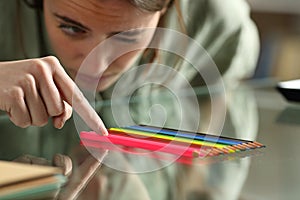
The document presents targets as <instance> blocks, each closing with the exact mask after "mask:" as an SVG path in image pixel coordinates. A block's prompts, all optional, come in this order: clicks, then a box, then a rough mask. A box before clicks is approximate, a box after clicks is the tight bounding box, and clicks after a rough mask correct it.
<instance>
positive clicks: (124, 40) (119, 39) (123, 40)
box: [115, 37, 138, 43]
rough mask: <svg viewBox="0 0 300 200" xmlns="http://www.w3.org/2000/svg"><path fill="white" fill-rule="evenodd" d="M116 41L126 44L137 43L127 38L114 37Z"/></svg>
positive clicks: (134, 39) (133, 39) (135, 40)
mask: <svg viewBox="0 0 300 200" xmlns="http://www.w3.org/2000/svg"><path fill="white" fill-rule="evenodd" d="M115 39H116V40H118V41H121V42H126V43H137V42H138V40H137V39H136V38H127V37H115Z"/></svg>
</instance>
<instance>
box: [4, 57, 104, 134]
mask: <svg viewBox="0 0 300 200" xmlns="http://www.w3.org/2000/svg"><path fill="white" fill-rule="evenodd" d="M72 107H73V108H74V110H75V111H76V112H77V113H78V114H79V115H80V117H81V118H82V119H83V120H84V121H85V123H86V124H87V125H88V126H89V127H90V128H91V129H92V130H94V131H96V132H98V133H102V134H107V130H106V128H105V126H104V124H103V122H102V120H101V119H100V118H99V116H98V115H97V113H96V112H95V111H94V109H93V108H92V107H91V106H90V104H89V103H88V101H87V100H86V99H85V97H84V95H83V94H82V92H80V90H79V89H78V87H77V86H76V85H75V83H74V82H73V81H72V79H71V78H70V77H69V76H68V75H67V73H66V72H65V71H64V69H63V67H62V66H61V64H60V63H59V61H58V59H57V58H55V57H53V56H49V57H45V58H38V59H28V60H20V61H11V62H0V110H3V111H6V112H7V113H8V115H9V117H10V119H11V121H12V122H13V123H14V124H15V125H17V126H20V127H23V128H25V127H28V126H44V125H45V124H47V122H48V119H49V118H52V119H53V124H54V126H55V127H56V128H62V127H63V126H64V124H65V122H66V120H68V119H69V118H70V117H71V115H72Z"/></svg>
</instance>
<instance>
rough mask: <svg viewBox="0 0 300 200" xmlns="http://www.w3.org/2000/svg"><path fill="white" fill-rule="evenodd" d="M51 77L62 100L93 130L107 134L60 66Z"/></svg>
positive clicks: (94, 112)
mask: <svg viewBox="0 0 300 200" xmlns="http://www.w3.org/2000/svg"><path fill="white" fill-rule="evenodd" d="M53 77H54V81H55V84H56V85H57V87H58V89H59V92H60V93H61V95H62V98H63V100H65V101H66V102H67V103H68V104H70V105H71V106H72V107H73V108H74V110H75V111H76V112H77V113H78V115H79V116H80V117H81V118H82V119H83V121H84V122H85V123H86V124H87V125H88V126H89V127H90V128H91V129H92V130H93V131H95V132H97V133H101V134H103V135H108V132H107V130H106V128H105V125H104V123H103V121H102V120H101V119H100V117H99V116H98V114H97V113H96V111H95V110H94V109H93V108H92V106H91V105H90V104H89V102H88V101H87V99H86V98H85V97H84V95H83V93H82V92H81V91H80V89H79V88H78V87H77V85H76V84H75V83H74V81H73V80H72V79H71V78H70V77H69V76H68V75H67V73H66V72H65V71H64V70H63V69H62V68H59V69H57V70H56V71H55V72H54V74H53Z"/></svg>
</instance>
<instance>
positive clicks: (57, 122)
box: [52, 117, 65, 129]
mask: <svg viewBox="0 0 300 200" xmlns="http://www.w3.org/2000/svg"><path fill="white" fill-rule="evenodd" d="M52 122H53V126H54V127H55V128H57V129H62V128H63V127H64V125H65V120H64V119H62V118H61V117H53V118H52Z"/></svg>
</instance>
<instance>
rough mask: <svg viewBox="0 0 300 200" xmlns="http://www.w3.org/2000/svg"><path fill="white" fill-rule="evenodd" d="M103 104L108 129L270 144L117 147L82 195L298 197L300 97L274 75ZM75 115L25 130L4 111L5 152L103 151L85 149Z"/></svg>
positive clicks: (9, 155)
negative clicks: (187, 153) (190, 151)
mask: <svg viewBox="0 0 300 200" xmlns="http://www.w3.org/2000/svg"><path fill="white" fill-rule="evenodd" d="M179 94H180V95H179ZM96 110H97V111H98V112H99V113H100V115H101V116H102V119H103V121H104V122H105V124H106V125H107V127H108V128H110V127H124V126H130V125H136V124H150V125H155V126H164V127H168V128H173V129H179V130H187V131H192V132H202V133H209V134H212V135H216V136H222V137H223V136H224V137H225V136H226V137H230V138H236V139H243V140H250V141H257V142H259V143H261V144H264V145H265V148H259V149H255V150H246V151H241V152H235V153H230V154H222V155H217V156H211V157H203V158H202V157H201V158H200V157H199V158H194V157H192V158H188V159H182V157H180V156H177V155H176V156H174V155H171V156H170V155H169V154H168V153H165V152H159V151H155V152H153V151H150V150H144V149H143V150H141V149H138V150H136V149H134V148H127V149H125V150H126V151H116V150H115V149H114V150H109V152H108V154H107V155H106V157H105V158H104V161H103V165H102V167H101V168H100V170H99V171H98V172H97V173H96V174H95V176H94V178H93V179H92V180H91V181H90V183H89V185H88V186H87V187H86V189H85V190H84V191H83V192H82V193H81V196H80V197H79V198H82V199H97V198H98V199H166V200H172V199H180V200H181V199H188V200H193V199H225V200H227V199H228V200H231V199H278V200H281V199H285V200H286V199H291V200H292V199H298V198H299V196H300V191H299V185H300V173H299V169H300V157H299V155H298V153H299V152H300V145H299V141H300V104H299V103H293V102H288V101H287V100H286V99H285V98H284V97H283V96H282V95H281V94H280V93H279V92H278V91H277V90H276V88H275V84H274V82H272V81H251V82H247V83H243V84H240V85H238V86H236V87H234V88H232V89H230V90H227V91H226V92H225V93H222V92H220V91H219V90H218V89H216V90H213V89H211V90H207V88H193V90H188V91H186V90H183V91H180V92H178V93H176V92H175V93H174V92H173V91H171V92H169V91H167V92H165V93H163V94H162V93H160V92H158V93H155V92H154V93H153V95H151V96H143V95H142V96H138V95H137V96H135V97H132V98H130V99H126V98H125V99H121V98H120V99H117V100H115V101H110V100H107V101H102V102H100V103H98V102H97V103H96ZM73 118H74V119H73V120H69V122H68V123H67V124H66V126H65V127H64V128H63V129H61V130H56V129H54V128H53V127H52V126H51V123H49V125H47V126H46V127H42V128H39V127H29V128H27V129H21V128H18V127H15V126H14V125H12V124H11V122H10V121H9V119H8V117H7V116H6V115H1V118H0V120H1V127H2V128H1V136H0V137H1V139H0V146H1V151H0V157H1V159H2V160H13V159H15V158H16V157H18V156H20V155H23V154H31V155H34V156H38V157H43V158H46V159H49V160H51V158H52V156H53V155H54V154H55V153H62V154H66V155H69V156H70V157H72V160H73V165H74V169H76V168H78V167H79V165H80V164H79V163H82V161H83V160H84V159H85V158H86V157H87V156H88V155H93V156H95V157H97V158H99V157H100V156H101V152H102V150H103V149H105V148H103V149H101V148H90V147H86V148H84V145H82V144H80V140H79V133H80V132H81V131H84V130H85V128H86V127H85V125H84V124H82V123H81V121H80V119H78V116H76V114H74V116H73ZM112 119H113V120H112ZM86 149H87V150H86ZM120 149H121V148H120ZM123 150H124V148H123ZM96 197H97V198H96Z"/></svg>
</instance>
